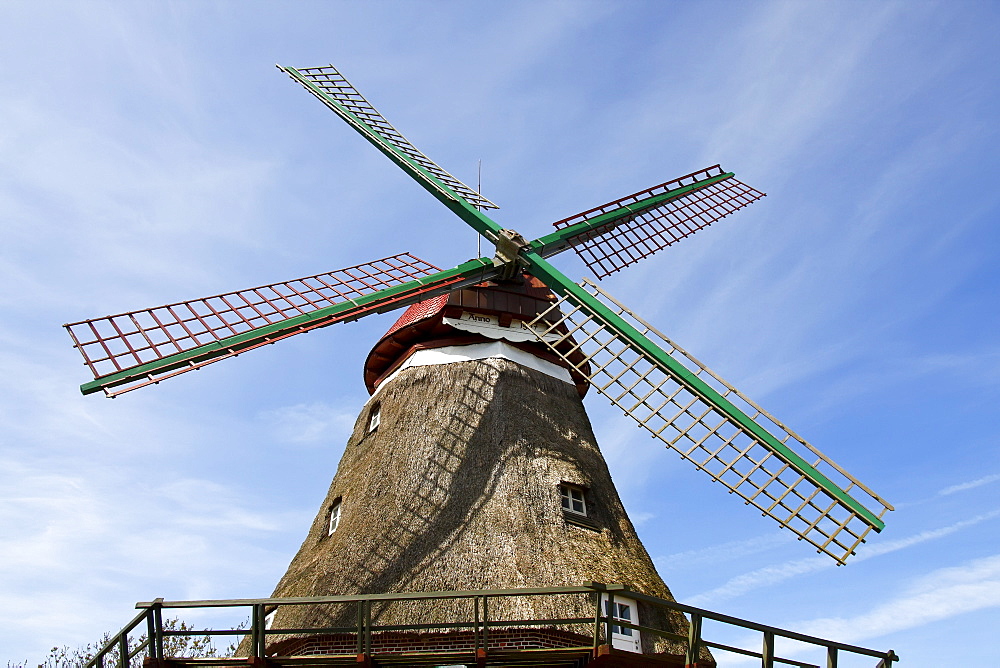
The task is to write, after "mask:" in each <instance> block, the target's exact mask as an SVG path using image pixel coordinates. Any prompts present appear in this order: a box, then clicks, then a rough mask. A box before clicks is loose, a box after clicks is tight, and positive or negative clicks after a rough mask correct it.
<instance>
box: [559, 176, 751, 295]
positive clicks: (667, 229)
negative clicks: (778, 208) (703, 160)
mask: <svg viewBox="0 0 1000 668" xmlns="http://www.w3.org/2000/svg"><path fill="white" fill-rule="evenodd" d="M714 177H721V178H719V180H718V181H716V182H715V183H711V184H709V185H707V186H705V187H703V188H699V189H698V190H695V191H693V192H691V193H688V194H685V195H681V196H680V197H677V198H676V199H672V200H669V201H667V202H665V203H663V204H659V205H657V206H654V207H652V208H645V209H643V208H638V209H637V213H636V214H635V215H633V216H631V217H630V218H629V219H627V220H626V221H625V222H620V221H619V222H615V223H614V224H613V225H612V226H609V227H598V228H597V229H595V230H593V231H591V232H588V233H586V234H582V235H580V236H579V237H578V238H577V239H575V240H574V241H573V250H574V251H575V252H576V254H577V255H578V256H579V257H580V259H581V260H583V261H584V263H585V264H586V265H587V266H588V267H589V268H590V270H591V271H592V272H594V275H595V276H597V278H599V279H600V278H604V277H605V276H608V275H610V274H613V273H614V272H616V271H621V270H622V269H624V268H625V267H627V266H629V265H632V264H635V263H636V262H639V261H640V260H642V259H644V258H647V257H649V256H650V255H653V254H654V253H656V252H658V251H661V250H663V249H664V248H666V247H667V246H670V245H672V244H674V243H677V242H678V241H680V240H681V239H684V238H685V237H689V236H691V235H692V234H694V233H695V232H697V231H698V230H702V229H704V228H706V227H708V226H709V225H711V224H712V223H714V222H715V221H717V220H721V219H722V218H725V217H726V216H728V215H729V214H731V213H734V212H736V211H739V210H740V209H742V208H743V207H745V206H747V205H749V204H752V203H753V202H755V201H757V200H758V199H760V198H761V197H764V193H762V192H760V191H759V190H756V189H755V188H752V187H750V186H748V185H747V184H745V183H743V182H741V181H738V180H737V179H735V178H733V176H732V174H729V173H727V172H725V171H723V169H722V167H721V166H719V165H713V166H712V167H708V168H706V169H702V170H699V171H697V172H692V173H691V174H687V175H685V176H682V177H680V178H677V179H673V180H671V181H667V182H665V183H661V184H660V185H657V186H653V187H652V188H647V189H646V190H641V191H639V192H637V193H634V194H632V195H629V196H627V197H622V198H621V199H617V200H614V201H612V202H608V203H607V204H602V205H601V206H598V207H594V208H593V209H589V210H587V211H584V212H582V213H579V214H577V215H575V216H570V217H569V218H564V219H563V220H559V221H556V222H555V223H553V225H554V226H555V227H556V228H557V229H563V228H566V227H570V226H572V225H575V224H578V223H581V222H584V221H587V220H590V219H593V218H596V217H598V216H600V215H601V214H604V213H608V212H610V211H614V210H616V209H621V208H629V207H630V206H633V205H635V206H638V207H641V206H642V203H641V202H642V200H644V199H647V198H649V197H652V196H655V195H660V194H662V193H665V192H667V191H670V190H675V189H678V188H683V187H684V186H689V185H692V184H694V183H696V182H698V181H702V180H706V179H711V178H714Z"/></svg>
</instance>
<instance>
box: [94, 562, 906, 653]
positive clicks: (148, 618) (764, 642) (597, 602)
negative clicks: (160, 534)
mask: <svg viewBox="0 0 1000 668" xmlns="http://www.w3.org/2000/svg"><path fill="white" fill-rule="evenodd" d="M566 595H577V596H579V595H587V596H589V597H590V598H591V600H592V602H593V610H594V614H593V616H590V617H573V618H557V619H518V620H510V619H491V618H490V614H489V612H490V610H491V609H492V608H494V607H496V602H497V601H498V600H502V599H505V598H511V597H523V596H542V597H546V596H553V597H558V596H566ZM616 597H621V598H628V599H632V600H634V601H641V602H643V603H645V604H648V605H649V606H651V607H652V608H654V609H658V610H662V611H676V612H680V613H683V614H685V615H687V618H688V619H689V621H690V624H689V626H688V633H687V635H686V636H685V635H680V634H677V633H673V632H671V631H667V630H664V629H657V628H654V627H652V626H646V625H640V624H637V623H630V622H628V621H625V620H622V619H618V618H614V617H613V616H609V615H607V614H605V609H612V610H613V609H614V607H613V603H614V600H615V598H616ZM454 599H471V600H472V606H471V608H472V610H473V614H472V618H471V619H467V620H464V621H458V622H454V623H414V624H405V625H379V624H373V623H372V612H371V611H372V604H373V603H375V604H385V603H389V602H402V601H426V602H433V601H446V600H454ZM602 601H607V602H608V607H607V608H605V607H604V605H602ZM317 604H348V605H354V606H355V608H356V623H355V624H354V625H353V626H344V627H329V628H278V629H275V628H266V623H265V616H266V611H268V610H273V609H275V608H277V607H279V606H298V605H317ZM241 607H242V608H249V609H250V622H249V624H250V626H249V629H246V628H230V629H205V630H190V629H188V630H177V629H168V628H164V623H163V611H164V610H180V609H194V608H241ZM136 608H138V609H140V612H139V614H138V615H136V617H135V618H134V619H132V621H130V622H129V623H128V624H126V625H125V627H124V628H123V629H122V630H121V631H120V632H119V633H118V634H117V635H115V636H114V637H112V638H111V639H110V640H109V641H108V643H107V644H106V645H105V646H104V647H102V648H101V649H100V650H99V651H98V653H97V654H96V656H95V657H94V658H93V659H92V660H91V661H90V662H89V663H88V664H87V668H132V666H133V665H134V663H135V661H136V659H139V658H142V659H144V660H145V663H147V665H148V664H154V665H162V663H161V662H162V661H166V660H169V661H170V662H171V663H175V662H176V663H177V664H180V663H181V662H184V661H185V658H184V657H171V656H165V655H164V640H165V639H167V638H171V637H179V636H199V637H203V636H242V637H243V638H244V641H243V644H242V645H241V646H242V647H244V648H249V649H248V652H246V654H247V656H245V657H243V656H241V657H230V658H218V659H216V660H209V659H206V658H200V659H198V660H197V661H195V660H190V661H191V663H198V664H201V665H204V664H206V663H209V664H215V665H247V664H250V665H261V664H262V663H264V662H265V661H266V662H273V663H277V664H280V663H281V660H280V657H278V658H275V657H266V653H265V650H266V648H267V639H268V636H285V637H287V636H289V635H298V636H304V637H308V636H321V635H327V636H328V635H331V634H351V635H353V636H354V639H355V650H356V655H351V656H353V657H355V660H356V661H358V662H361V663H367V664H368V665H376V663H377V662H378V660H379V658H380V657H379V655H373V653H372V635H373V633H379V632H387V631H407V632H415V631H442V630H471V631H472V633H473V638H474V644H475V648H474V649H475V652H474V655H473V656H470V657H468V658H467V659H459V660H458V662H459V663H461V662H462V661H466V662H467V663H469V664H471V665H475V664H477V663H479V664H480V665H484V663H485V657H489V656H492V655H493V654H494V653H495V652H496V651H497V650H498V649H499V648H497V647H491V644H490V631H491V629H493V630H494V631H496V630H497V629H499V628H501V627H502V628H504V629H510V628H516V627H551V626H553V625H558V626H563V627H567V626H569V627H575V628H581V632H580V633H579V636H580V637H587V636H590V640H591V642H590V643H589V646H584V645H581V646H579V647H575V648H559V649H558V650H555V649H554V650H552V652H553V653H558V654H559V655H560V665H566V656H567V652H568V651H570V650H578V651H577V654H578V656H579V659H577V661H578V665H581V666H582V665H585V664H586V663H588V662H589V660H590V659H591V658H594V657H597V656H600V655H602V654H606V653H609V652H611V653H618V652H617V651H615V650H613V649H611V647H612V644H613V643H612V642H611V641H610V640H609V639H611V638H612V627H621V628H629V629H634V630H636V631H639V632H640V633H649V634H653V636H655V637H660V638H664V639H668V640H672V641H675V642H679V643H683V646H684V647H685V648H686V649H685V656H684V662H685V664H686V665H687V666H689V667H696V666H698V659H699V656H700V654H701V649H702V648H703V647H704V648H709V649H716V650H722V651H725V652H734V653H736V654H741V655H744V656H750V657H756V658H758V659H759V660H760V665H761V667H762V668H774V666H776V665H777V664H783V665H789V666H798V667H800V668H820V666H819V665H817V664H813V663H807V662H803V661H798V660H795V659H791V658H785V657H779V656H776V655H775V640H776V639H778V638H785V639H788V640H793V641H797V642H799V643H803V644H806V645H812V646H814V647H818V648H821V649H822V650H824V651H825V654H826V668H837V664H838V660H839V658H840V657H841V656H842V655H856V656H861V657H870V658H871V659H873V660H874V661H877V663H875V664H874V666H875V668H890V667H891V666H892V664H893V663H894V662H896V661H899V657H898V656H896V654H895V653H894V652H893V651H892V650H891V649H890V650H886V651H881V650H874V649H868V648H865V647H858V646H855V645H848V644H845V643H840V642H835V641H832V640H825V639H823V638H817V637H814V636H809V635H805V634H802V633H796V632H794V631H788V630H785V629H780V628H777V627H773V626H768V625H766V624H758V623H756V622H751V621H748V620H745V619H739V618H737V617H731V616H729V615H723V614H721V613H717V612H712V611H710V610H704V609H702V608H695V607H693V606H690V605H684V604H682V603H677V602H675V601H668V600H665V599H661V598H656V597H653V596H646V595H645V594H640V593H638V592H634V591H630V590H628V589H626V588H625V587H624V586H622V585H604V584H600V583H597V582H594V583H590V584H587V585H583V586H580V587H547V588H535V589H492V590H478V591H442V592H413V593H396V594H356V595H348V596H315V597H298V598H260V599H232V600H206V601H164V600H163V599H156V600H154V601H150V602H143V603H137V604H136ZM636 621H639V620H636ZM705 621H713V622H718V623H721V624H724V625H727V626H734V627H741V628H744V629H747V630H750V631H754V632H757V633H760V634H761V641H760V648H761V649H760V651H755V650H750V649H746V648H741V647H734V646H731V645H726V644H723V643H719V642H714V641H712V640H709V639H706V638H704V637H703V635H702V633H703V628H704V622H705ZM143 627H144V628H143ZM136 633H139V634H140V635H139V636H138V637H137V638H134V639H132V638H131V636H134V635H135V634H136ZM435 652H436V653H437V654H448V656H447V657H446V658H447V659H448V660H450V661H452V660H455V658H456V657H455V655H456V654H457V653H456V652H444V653H442V652H441V651H440V650H433V649H431V650H427V651H425V652H423V653H422V654H421V656H423V655H424V654H426V656H425V657H423V658H424V659H426V660H430V659H432V658H433V657H434V656H435ZM388 657H389V655H384V656H383V657H382V658H383V659H386V658H388ZM313 658H316V663H321V662H322V658H317V657H313ZM340 658H341V659H343V658H345V657H340ZM554 658H555V657H548V658H547V657H546V653H545V651H544V650H535V651H533V653H532V654H531V655H530V657H527V656H522V657H519V660H522V661H530V662H531V663H532V664H533V665H546V661H549V660H552V659H554ZM327 659H328V662H329V663H330V664H335V663H337V661H336V660H335V659H336V657H334V656H329V657H327ZM373 659H374V662H373V661H372V660H373ZM874 661H873V663H874ZM112 662H113V663H112ZM522 665H523V664H522ZM702 665H705V664H704V663H703V664H702Z"/></svg>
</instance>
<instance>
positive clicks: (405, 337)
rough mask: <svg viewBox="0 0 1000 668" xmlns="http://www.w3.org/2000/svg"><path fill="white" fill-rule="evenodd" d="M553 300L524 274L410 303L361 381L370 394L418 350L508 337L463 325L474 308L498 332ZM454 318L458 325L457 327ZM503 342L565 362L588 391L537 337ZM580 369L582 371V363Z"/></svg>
mask: <svg viewBox="0 0 1000 668" xmlns="http://www.w3.org/2000/svg"><path fill="white" fill-rule="evenodd" d="M555 301H556V297H555V295H553V294H552V291H551V290H549V289H548V287H546V286H545V284H544V283H542V282H541V281H540V280H538V279H537V278H535V277H534V276H531V275H529V274H524V275H523V276H522V277H520V278H519V279H518V280H515V281H487V282H485V283H479V284H477V285H474V286H470V287H467V288H463V289H460V290H454V291H452V292H450V293H447V294H444V295H439V296H437V297H433V298H431V299H427V300H424V301H422V302H418V303H416V304H413V305H412V306H410V307H409V308H407V309H406V311H404V312H403V315H402V316H400V317H399V319H398V320H396V322H395V323H393V325H392V327H390V328H389V330H388V331H387V332H386V333H385V334H384V335H383V336H382V338H380V339H379V341H378V342H377V343H376V344H375V346H374V347H373V348H372V350H371V352H370V353H369V354H368V358H367V359H366V360H365V367H364V380H365V387H366V388H367V389H368V393H369V394H373V393H374V392H375V389H376V388H377V387H378V384H379V383H380V382H382V380H384V379H385V378H387V377H388V376H389V375H390V374H392V373H393V372H394V371H395V370H396V369H398V368H399V367H400V366H401V365H402V364H403V363H404V362H405V361H406V359H407V358H409V357H410V355H412V354H413V353H415V352H417V351H418V350H426V349H430V348H440V347H444V346H462V345H471V344H476V343H483V342H490V341H496V340H498V339H501V338H503V339H508V337H506V336H502V335H501V336H490V334H489V332H485V333H484V332H483V331H480V330H478V329H477V330H476V331H470V329H466V328H464V327H462V326H461V324H460V322H459V321H460V320H461V319H463V317H464V318H469V317H470V316H471V315H472V314H476V315H479V316H486V319H487V320H489V321H490V322H493V323H494V324H495V326H496V327H499V328H500V329H499V330H496V331H498V332H501V331H503V329H504V328H508V327H510V326H511V324H512V323H514V322H515V321H520V322H522V323H526V322H530V321H531V320H534V319H535V318H537V317H538V315H539V314H541V313H544V312H545V311H546V310H548V309H549V308H550V307H551V306H552V304H553V303H554V302H555ZM456 324H457V325H459V326H457V327H456V326H455V325H456ZM511 331H515V330H513V329H512V330H511ZM504 343H507V344H509V345H511V346H514V347H516V348H519V349H520V350H523V351H525V352H528V353H530V354H532V355H534V356H536V357H538V358H540V359H542V360H545V361H546V362H550V363H553V364H556V365H557V366H561V367H564V368H566V369H567V370H569V372H570V374H571V376H572V377H573V381H574V383H575V384H576V386H577V391H578V392H579V393H580V396H581V397H582V396H583V395H584V394H586V391H587V387H588V383H587V381H586V378H585V377H584V375H583V374H581V373H580V372H579V371H577V370H576V369H574V368H573V367H572V366H571V365H570V364H567V363H566V362H565V361H564V360H562V359H561V358H560V357H559V356H558V355H556V354H555V353H553V352H552V351H551V350H550V349H549V348H547V347H546V346H544V345H542V344H541V343H539V342H538V341H537V340H534V339H528V340H523V341H517V340H509V339H508V340H504ZM568 347H569V346H567V348H568ZM583 371H584V373H586V369H584V370H583Z"/></svg>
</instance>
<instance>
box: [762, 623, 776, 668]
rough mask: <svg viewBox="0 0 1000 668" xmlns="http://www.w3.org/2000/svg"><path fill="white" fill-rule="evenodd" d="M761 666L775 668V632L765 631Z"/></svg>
mask: <svg viewBox="0 0 1000 668" xmlns="http://www.w3.org/2000/svg"><path fill="white" fill-rule="evenodd" d="M760 665H761V668H774V633H773V632H772V631H764V647H763V649H762V650H761V657H760Z"/></svg>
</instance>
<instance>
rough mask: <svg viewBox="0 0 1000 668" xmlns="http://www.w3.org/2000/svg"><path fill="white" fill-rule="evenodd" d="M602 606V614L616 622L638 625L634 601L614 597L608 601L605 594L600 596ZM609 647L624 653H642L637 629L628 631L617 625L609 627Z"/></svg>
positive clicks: (626, 628)
mask: <svg viewBox="0 0 1000 668" xmlns="http://www.w3.org/2000/svg"><path fill="white" fill-rule="evenodd" d="M601 600H602V602H603V604H604V606H603V607H604V614H605V615H607V616H608V617H611V619H613V620H616V621H622V622H628V623H629V624H638V623H639V616H638V614H637V613H636V607H635V601H633V600H632V599H630V598H624V597H622V596H615V598H614V601H613V602H612V601H609V600H608V595H607V594H601ZM611 646H612V647H613V648H615V649H623V650H625V651H626V652H640V653H641V652H642V639H641V638H640V636H639V631H638V630H637V629H630V628H628V627H625V626H620V625H618V624H612V625H611Z"/></svg>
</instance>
